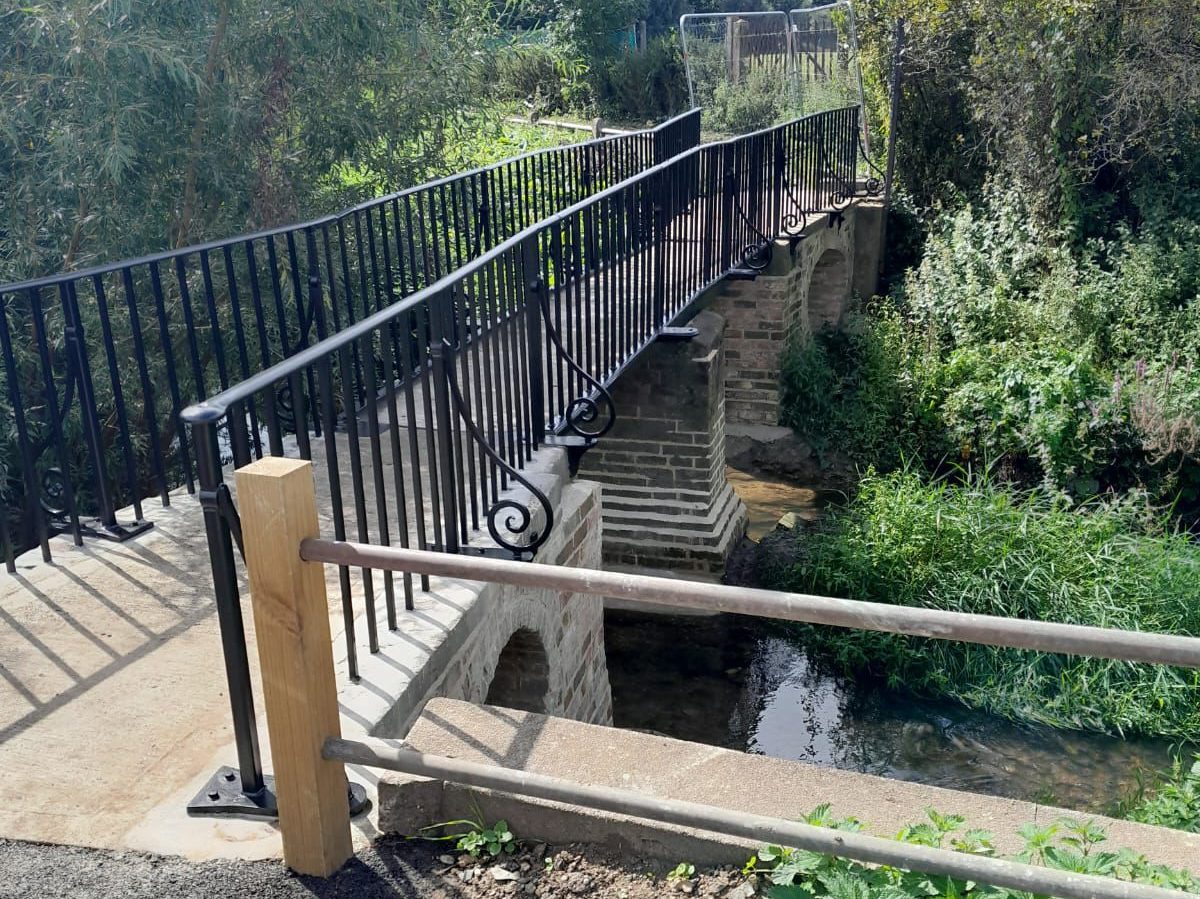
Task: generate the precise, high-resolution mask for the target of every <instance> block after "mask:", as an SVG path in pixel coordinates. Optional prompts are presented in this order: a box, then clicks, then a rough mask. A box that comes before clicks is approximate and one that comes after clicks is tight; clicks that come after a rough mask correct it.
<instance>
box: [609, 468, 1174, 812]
mask: <svg viewBox="0 0 1200 899" xmlns="http://www.w3.org/2000/svg"><path fill="white" fill-rule="evenodd" d="M739 480H740V482H739ZM735 486H736V487H737V489H738V492H739V493H741V494H742V495H743V498H744V499H746V501H747V504H748V505H750V506H751V520H752V528H753V530H752V535H753V536H758V535H761V533H763V532H765V530H769V529H770V528H769V527H765V525H764V523H765V522H771V523H772V524H771V526H773V522H774V521H776V520H778V518H779V515H780V514H783V512H784V511H795V512H796V513H797V515H798V516H800V517H811V516H812V515H814V514H820V513H819V506H820V502H819V500H820V497H819V496H818V495H817V494H816V493H814V491H811V490H807V491H806V490H805V489H804V488H797V487H793V486H791V485H779V484H777V483H772V482H769V481H768V482H762V481H759V482H757V483H755V479H754V478H753V477H752V476H748V475H744V474H743V475H741V476H740V479H735ZM779 487H784V488H786V490H787V491H792V492H791V493H781V491H780V490H779V489H778V488H779ZM760 496H761V497H762V498H763V503H762V504H758V502H757V499H756V497H760ZM789 502H797V506H796V507H795V508H792V509H781V504H782V506H786V505H787V504H788V503H789ZM605 644H606V647H607V656H608V668H609V676H610V678H611V680H612V691H613V714H614V717H615V723H616V725H617V726H618V727H628V728H634V729H638V730H647V731H653V732H656V733H662V734H665V735H666V736H670V737H676V738H678V739H683V740H691V741H695V742H700V743H708V744H710V745H715V746H723V747H727V748H730V749H739V750H744V751H747V752H753V753H760V754H763V755H770V756H775V757H778V758H785V759H793V760H798V761H805V762H813V763H816V764H820V765H829V766H832V767H836V768H842V769H846V770H850V771H859V772H863V773H869V774H878V775H883V776H886V777H892V778H897V779H900V780H908V781H915V782H918V783H925V784H931V785H935V786H940V787H949V788H952V789H959V790H969V791H971V792H976V793H988V794H991V795H994V796H1003V797H1009V798H1014V799H1027V800H1032V801H1037V802H1043V803H1051V804H1054V805H1059V806H1063V807H1066V808H1071V809H1077V810H1079V811H1087V812H1096V813H1101V812H1106V811H1110V810H1111V809H1112V806H1113V804H1114V803H1115V802H1116V801H1117V800H1119V799H1120V798H1122V797H1123V796H1125V795H1128V793H1129V792H1130V790H1132V789H1133V788H1134V787H1135V785H1136V783H1137V772H1138V771H1139V770H1142V771H1147V772H1149V771H1157V770H1159V769H1161V768H1164V767H1166V766H1167V765H1169V764H1170V759H1171V746H1170V744H1168V743H1167V742H1165V741H1158V740H1123V739H1120V738H1117V737H1111V736H1106V735H1103V734H1094V733H1086V732H1080V731H1067V730H1056V729H1054V728H1049V727H1044V726H1040V725H1022V724H1018V723H1015V722H1012V721H1008V720H1006V719H1003V718H999V717H996V716H994V715H989V714H986V713H983V712H977V711H973V710H971V709H969V708H967V707H965V706H963V705H961V704H959V703H956V702H950V701H938V700H930V699H923V698H920V697H916V696H913V695H909V694H905V693H898V692H895V691H890V690H887V689H886V688H884V687H883V686H882V685H880V684H875V683H869V682H862V681H857V680H855V679H853V678H849V677H845V676H842V675H839V674H836V673H833V672H830V671H827V670H823V667H822V666H821V665H819V664H817V663H815V662H814V661H813V660H812V659H810V658H809V656H808V655H807V654H806V652H805V651H804V648H803V647H802V646H800V645H797V644H796V643H794V642H792V641H791V640H790V639H788V637H787V635H786V629H785V627H784V626H781V625H779V624H776V623H770V622H763V621H759V620H756V619H750V618H744V617H741V616H733V615H716V616H676V615H651V614H643V613H637V612H625V611H613V610H610V611H609V612H608V613H606V616H605ZM944 811H953V809H945V810H944Z"/></svg>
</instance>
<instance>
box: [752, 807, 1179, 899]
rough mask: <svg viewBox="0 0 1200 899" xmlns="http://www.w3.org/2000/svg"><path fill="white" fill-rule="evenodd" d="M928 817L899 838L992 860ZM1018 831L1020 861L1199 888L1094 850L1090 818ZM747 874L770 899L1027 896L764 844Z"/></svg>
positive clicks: (1096, 837)
mask: <svg viewBox="0 0 1200 899" xmlns="http://www.w3.org/2000/svg"><path fill="white" fill-rule="evenodd" d="M926 814H927V816H928V818H929V820H928V821H922V822H919V823H916V824H910V825H908V826H907V827H904V828H903V829H902V830H901V831H900V833H899V834H897V836H896V839H897V840H899V841H901V842H905V843H913V844H916V845H918V846H929V847H933V848H939V849H940V848H946V849H953V850H956V851H958V852H966V853H971V854H973V855H986V856H994V855H996V851H995V848H994V847H993V845H992V835H991V834H990V833H988V832H987V831H984V830H976V829H971V830H963V827H964V825H965V824H966V819H965V818H963V817H962V816H961V815H943V814H940V813H938V812H936V811H934V810H933V809H928V810H927V812H926ZM805 820H806V823H808V824H811V825H813V826H816V827H830V828H833V829H836V830H846V831H859V830H862V824H861V822H859V821H858V820H857V819H855V818H845V819H835V818H834V817H833V816H832V815H831V814H830V810H829V806H828V805H822V806H820V807H818V808H817V809H815V810H814V811H813V812H811V813H810V814H809V815H808V816H807V817H806V819H805ZM1019 834H1020V836H1021V837H1022V839H1024V841H1025V847H1024V849H1022V850H1021V852H1020V853H1018V855H1017V858H1018V860H1020V861H1022V862H1025V863H1027V864H1034V865H1044V866H1045V867H1048V868H1055V869H1057V870H1060V871H1071V872H1075V873H1078V874H1092V875H1099V876H1105V877H1112V878H1114V879H1117V880H1126V881H1132V882H1134V883H1145V884H1151V885H1153V886H1160V887H1167V888H1171V889H1179V890H1189V891H1191V890H1195V889H1196V887H1197V885H1198V884H1197V882H1196V880H1195V879H1194V878H1193V877H1192V876H1191V874H1190V873H1189V872H1187V871H1179V870H1176V869H1173V868H1170V867H1167V866H1165V865H1158V864H1155V863H1153V862H1151V861H1149V860H1148V859H1147V858H1146V857H1145V856H1143V855H1139V854H1138V853H1136V852H1134V851H1133V850H1131V849H1117V850H1104V849H1099V848H1098V846H1099V844H1100V843H1102V842H1104V840H1106V839H1107V834H1106V833H1105V831H1104V830H1103V828H1100V827H1098V826H1097V825H1096V824H1094V823H1093V822H1091V821H1075V820H1072V819H1068V818H1064V819H1062V820H1060V821H1053V822H1051V823H1049V824H1047V825H1041V826H1039V825H1036V824H1026V825H1024V826H1023V827H1022V828H1021V829H1020V831H1019ZM744 870H745V872H746V873H747V874H758V875H759V876H762V877H764V878H766V880H767V881H768V883H769V884H770V885H771V886H770V888H769V889H768V892H767V895H768V896H770V897H771V899H814V897H815V899H823V897H829V899H871V897H876V896H878V897H887V899H907V897H912V899H916V897H927V896H966V895H971V896H977V897H980V899H983V897H988V899H1010V897H1014V899H1015V897H1018V896H1021V897H1024V896H1028V895H1029V894H1028V893H1020V892H1016V891H1013V890H1008V889H1000V888H997V887H991V886H988V885H986V884H980V883H975V882H968V881H963V880H957V879H955V878H952V877H946V876H944V875H932V874H923V873H920V872H917V871H907V870H904V869H902V868H893V867H890V866H887V865H865V864H862V863H860V862H856V861H850V860H849V859H842V858H837V857H836V856H831V855H821V854H820V853H817V852H810V851H808V850H802V849H791V848H788V847H785V846H764V847H762V848H761V849H759V851H758V853H757V854H756V855H754V856H751V858H750V860H749V861H748V862H747V863H746V866H745V868H744Z"/></svg>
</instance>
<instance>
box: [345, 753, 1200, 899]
mask: <svg viewBox="0 0 1200 899" xmlns="http://www.w3.org/2000/svg"><path fill="white" fill-rule="evenodd" d="M322 756H323V757H324V758H325V759H326V760H328V761H338V762H343V763H345V764H348V765H365V766H368V767H372V768H383V769H384V770H387V771H397V772H400V773H402V774H408V775H412V776H414V777H424V778H430V779H434V780H442V781H447V782H449V783H457V784H463V785H465V786H469V787H475V788H477V789H483V790H495V791H497V792H500V793H513V794H515V795H517V796H527V797H530V798H533V799H538V800H544V801H549V802H560V803H564V804H566V805H569V806H575V807H583V808H586V809H594V810H596V811H601V812H608V813H611V814H615V815H628V816H630V817H633V818H641V819H643V820H648V821H654V822H656V823H659V824H669V825H673V826H676V827H687V828H693V829H696V830H702V831H707V832H709V833H714V834H721V835H724V836H730V837H737V838H740V839H745V840H753V841H754V842H755V843H757V844H759V845H760V846H761V845H772V846H788V847H790V848H793V849H805V850H808V851H809V852H817V853H820V854H822V855H832V856H835V857H837V858H849V859H854V860H855V861H859V862H863V863H865V864H869V865H887V866H889V867H893V868H900V869H903V870H908V871H919V872H921V873H922V874H941V875H943V876H946V877H954V878H958V879H960V880H969V881H974V882H976V883H985V884H988V885H990V886H997V887H1007V888H1009V889H1013V890H1021V891H1024V892H1029V893H1033V894H1036V895H1043V896H1061V897H1063V899H1181V897H1185V896H1193V895H1195V894H1193V893H1185V892H1183V891H1181V890H1172V889H1167V888H1165V887H1156V886H1149V885H1147V884H1140V883H1130V882H1129V881H1123V880H1116V879H1114V878H1111V877H1101V876H1099V875H1095V874H1075V873H1073V872H1070V871H1060V870H1055V869H1054V868H1047V867H1038V866H1036V865H1030V864H1025V863H1022V862H1015V861H1009V860H1007V859H1002V858H993V857H991V856H987V855H975V854H971V853H967V852H960V851H957V850H953V849H942V848H938V847H933V846H921V845H919V844H915V843H907V842H901V841H899V840H889V839H885V838H884V837H876V836H871V835H870V834H865V833H855V832H854V831H846V830H834V829H832V828H828V827H817V826H815V825H812V824H807V823H804V822H802V821H787V820H784V819H782V818H774V817H770V816H768V815H756V814H752V813H750V812H741V811H734V810H731V809H725V808H719V807H717V806H712V805H705V804H703V803H699V802H688V801H686V800H681V799H670V798H664V797H661V796H648V795H644V794H642V793H637V792H635V791H633V790H626V789H620V788H617V787H609V786H592V785H589V784H580V783H575V782H574V781H570V780H565V779H563V778H560V777H549V776H547V775H544V774H536V773H532V772H529V771H520V770H516V769H513V768H505V767H502V766H500V765H486V764H481V763H479V762H470V761H466V760H463V759H456V758H450V757H447V756H439V755H431V754H428V753H424V752H416V751H415V750H412V749H409V748H407V747H406V746H404V745H403V743H402V742H401V741H398V740H380V739H373V738H369V737H368V738H363V739H360V740H344V739H340V738H330V739H327V740H326V741H325V744H324V746H323V747H322Z"/></svg>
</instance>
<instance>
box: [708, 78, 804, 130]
mask: <svg viewBox="0 0 1200 899" xmlns="http://www.w3.org/2000/svg"><path fill="white" fill-rule="evenodd" d="M785 106H786V104H785V102H784V97H783V94H782V92H781V90H780V84H779V74H778V73H777V72H772V71H771V70H769V69H765V68H763V69H750V70H749V71H748V72H746V74H745V75H744V76H743V77H742V80H741V81H740V82H739V83H738V84H734V83H733V82H732V81H728V80H724V79H723V80H721V81H720V82H719V83H718V84H717V85H716V87H715V88H714V89H713V93H712V101H711V103H709V104H707V105H705V106H704V116H705V120H704V124H705V127H706V128H708V129H711V130H712V131H716V132H718V133H722V134H746V133H748V132H750V131H758V130H759V129H761V128H768V127H770V126H771V125H774V124H775V123H776V122H777V121H778V120H779V118H780V116H782V115H783V113H784V111H785Z"/></svg>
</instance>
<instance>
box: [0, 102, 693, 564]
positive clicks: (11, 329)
mask: <svg viewBox="0 0 1200 899" xmlns="http://www.w3.org/2000/svg"><path fill="white" fill-rule="evenodd" d="M699 140H700V118H699V111H698V110H694V111H692V112H690V113H685V114H684V115H681V116H678V117H676V118H674V119H672V120H670V121H669V122H666V123H664V124H663V125H660V126H659V127H657V128H655V129H652V130H648V131H640V132H635V133H632V134H627V135H620V136H616V137H610V138H604V139H601V140H594V141H588V142H586V143H580V144H573V145H567V146H563V147H557V148H553V149H549V150H542V151H536V152H532V153H528V154H525V155H523V156H519V157H516V158H514V159H510V160H506V161H504V162H500V163H497V164H495V165H491V166H487V167H484V168H480V169H476V170H474V171H471V172H466V173H464V174H459V175H454V176H452V177H448V178H444V179H441V180H439V181H434V182H431V183H428V184H423V185H421V186H419V187H416V188H413V189H410V190H405V191H401V192H399V193H396V194H391V195H389V196H386V197H381V198H379V199H376V200H372V201H370V202H367V203H363V204H361V205H359V206H357V207H355V208H353V209H350V210H347V211H345V212H342V213H339V214H337V215H332V216H328V217H325V218H322V219H318V220H316V221H312V222H308V223H305V224H301V225H294V226H286V227H281V228H275V229H272V230H268V231H263V232H259V233H256V234H250V235H245V236H241V237H235V238H232V239H228V240H222V241H216V242H212V243H207V244H201V245H198V246H191V247H186V248H184V249H180V250H173V251H170V252H165V253H159V254H156V255H152V256H146V257H143V258H140V259H132V260H124V261H121V262H116V263H112V264H109V265H103V266H98V267H95V268H90V269H87V270H84V271H76V272H67V273H62V274H59V275H55V276H52V277H47V278H41V279H38V280H33V281H27V282H22V283H16V284H6V285H0V376H2V377H3V379H4V382H5V383H4V386H3V388H0V416H4V417H5V418H6V419H7V420H9V421H11V422H12V426H11V427H10V428H8V429H6V430H5V432H4V436H3V437H0V466H3V467H2V469H0V471H2V472H3V475H4V477H3V478H0V496H2V497H3V501H4V514H2V515H0V551H2V552H3V555H4V557H5V560H6V564H7V567H8V570H9V571H10V572H11V571H13V570H15V566H14V562H15V556H16V555H18V554H19V553H20V552H21V551H23V550H24V549H27V548H32V547H33V546H37V545H39V544H40V546H41V550H42V555H43V557H44V558H45V559H46V560H47V561H49V559H50V552H51V544H50V540H49V538H50V537H51V536H53V535H54V534H56V533H64V532H65V533H69V534H71V535H72V537H73V538H74V541H75V543H76V544H79V543H81V542H82V540H83V538H84V537H85V536H87V535H89V534H94V535H97V536H106V537H112V538H117V539H121V538H124V537H126V536H129V535H130V534H132V533H136V532H137V531H139V530H141V529H143V528H144V527H146V526H147V524H146V522H145V521H144V513H143V500H144V499H146V498H147V497H154V496H157V497H158V499H159V501H160V502H161V503H162V504H163V505H168V504H169V503H170V493H171V491H172V490H173V489H175V488H177V487H180V486H186V487H187V488H188V490H189V491H190V490H193V489H194V487H195V484H196V480H197V472H196V470H195V467H194V457H195V453H194V452H193V448H192V447H191V446H190V439H191V438H190V436H189V434H188V433H187V431H186V430H185V429H184V428H183V426H182V424H181V420H180V417H179V416H180V413H181V412H182V411H183V409H184V408H185V407H186V406H187V405H189V404H190V403H194V402H198V401H199V400H202V399H203V398H205V397H206V396H210V395H212V394H214V393H217V392H219V391H221V390H225V389H227V388H229V387H230V386H231V385H233V384H237V383H240V382H243V381H245V380H246V379H248V378H251V377H253V376H254V375H255V374H256V373H258V372H260V371H263V370H265V369H267V368H270V367H271V366H272V365H274V364H276V363H278V362H280V361H282V360H285V359H287V358H290V357H291V356H293V355H295V354H296V353H298V352H301V351H303V350H304V349H305V348H306V347H308V346H310V345H312V344H314V343H316V342H318V341H320V340H322V339H324V338H326V337H328V336H329V335H330V334H333V333H336V332H338V331H340V330H342V329H343V328H346V327H348V326H351V325H353V324H355V323H356V322H358V321H360V320H362V319H363V318H364V317H366V316H368V315H370V314H371V313H373V312H375V311H377V310H378V309H379V308H381V305H382V304H385V303H390V302H394V301H395V300H396V299H399V298H400V297H404V296H407V295H410V294H413V293H415V292H417V291H419V290H421V289H422V288H423V287H425V286H426V285H429V284H431V283H433V282H435V281H437V280H438V279H439V278H441V277H443V276H444V275H445V274H446V273H447V272H451V271H455V270H457V269H460V268H462V267H463V266H464V265H466V264H467V263H468V262H470V261H471V260H472V259H476V258H478V257H479V256H480V255H481V254H482V253H483V252H484V251H486V250H487V249H489V248H491V247H494V246H496V245H498V244H500V243H502V242H503V241H505V240H507V239H509V238H511V237H512V236H513V235H515V234H518V233H520V232H522V231H523V230H525V229H527V228H528V227H530V226H531V225H533V224H535V223H536V222H539V221H542V220H543V219H545V218H547V217H548V216H550V215H553V214H554V213H556V212H558V211H560V210H562V209H565V208H567V207H569V206H571V205H572V204H574V203H576V202H578V201H579V200H581V199H583V198H585V197H588V196H590V195H592V194H594V193H595V192H597V191H599V190H603V189H604V188H606V187H609V186H611V185H613V184H617V183H620V182H622V181H624V180H625V179H627V178H629V177H630V176H631V175H634V174H636V173H638V172H640V171H643V170H645V169H647V168H648V167H650V166H652V165H654V164H656V163H658V162H662V161H663V160H665V159H669V158H670V157H672V156H674V155H676V154H678V153H680V152H682V151H683V150H685V149H687V148H689V147H693V146H696V145H697V144H699ZM335 260H336V263H335ZM331 265H333V266H334V268H332V269H331V268H330V266H331ZM378 273H387V274H386V283H385V280H384V278H383V276H380V275H378ZM314 277H315V278H318V279H322V280H320V283H319V285H318V286H319V289H317V290H314V289H313V287H312V286H311V285H310V284H309V281H310V279H312V278H314ZM360 277H363V278H367V279H368V281H369V282H370V283H371V284H372V285H373V287H374V289H373V290H371V291H369V292H364V291H363V290H361V289H360V287H361V284H359V283H358V282H357V281H356V283H353V284H351V283H348V281H347V279H358V278H360ZM353 361H354V365H355V374H356V378H357V379H358V381H357V384H358V386H359V387H361V386H362V383H363V378H365V377H366V372H365V371H364V370H363V367H362V361H361V357H360V356H359V355H355V356H354V360H353ZM314 377H315V376H314V375H313V374H312V373H311V372H306V373H305V374H304V375H303V377H302V381H303V382H304V384H303V386H304V390H305V395H306V396H312V395H314V393H315V389H316V383H315V380H314ZM293 414H294V413H293V411H290V410H289V408H288V405H287V399H286V397H282V398H281V400H280V406H279V408H277V409H274V410H266V409H258V410H256V411H255V412H254V416H255V419H254V421H253V422H252V424H253V427H252V429H251V438H250V439H251V441H252V443H253V445H254V448H255V450H256V451H261V449H262V446H261V443H262V440H263V437H264V435H266V434H267V432H268V428H267V425H268V424H269V420H268V417H269V416H271V415H275V416H277V417H281V418H282V419H284V421H285V422H286V421H290V416H292V415H293ZM300 417H301V419H302V420H306V421H307V423H308V426H310V427H311V428H312V429H314V431H317V432H319V431H320V429H321V426H322V422H321V418H320V414H319V410H317V409H304V410H303V412H302V414H301V416H300ZM300 430H301V432H306V430H305V429H304V428H301V429H300ZM124 507H131V513H130V514H131V515H132V519H133V520H131V521H125V522H119V521H118V518H117V513H118V510H120V509H122V508H124Z"/></svg>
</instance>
